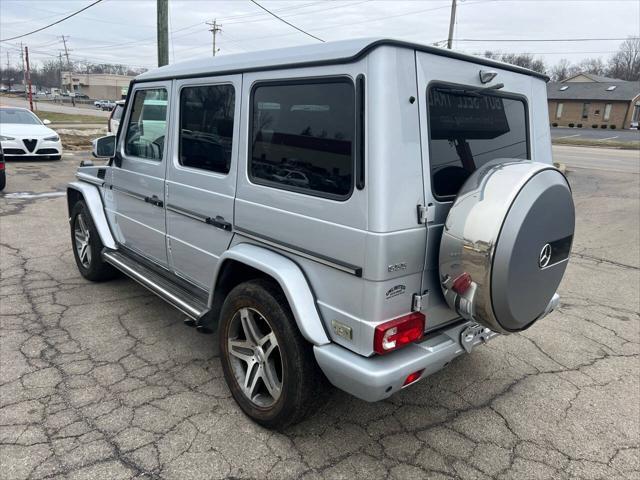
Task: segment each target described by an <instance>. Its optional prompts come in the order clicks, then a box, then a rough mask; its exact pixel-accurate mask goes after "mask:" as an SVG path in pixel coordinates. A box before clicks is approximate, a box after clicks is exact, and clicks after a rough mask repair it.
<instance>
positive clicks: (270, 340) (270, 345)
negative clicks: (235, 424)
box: [227, 308, 283, 408]
mask: <svg viewBox="0 0 640 480" xmlns="http://www.w3.org/2000/svg"><path fill="white" fill-rule="evenodd" d="M227 350H228V352H229V363H230V364H231V368H232V370H233V373H234V376H235V379H236V381H237V383H238V385H239V387H240V389H241V390H242V393H243V394H244V395H245V396H246V397H247V399H249V400H250V401H251V402H252V403H254V404H255V405H256V406H258V407H261V408H268V407H271V406H272V405H273V404H274V403H276V402H277V400H278V398H280V395H281V393H282V380H283V378H282V376H283V368H282V357H281V354H280V346H279V344H278V340H277V338H276V335H275V333H274V331H273V328H271V325H269V322H268V320H267V319H266V318H265V317H264V316H263V315H262V314H260V312H258V311H257V310H255V309H253V308H241V309H239V310H238V311H237V312H236V313H235V315H234V316H233V318H232V319H231V323H230V325H229V336H228V339H227Z"/></svg>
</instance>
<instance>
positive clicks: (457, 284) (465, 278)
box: [451, 272, 471, 295]
mask: <svg viewBox="0 0 640 480" xmlns="http://www.w3.org/2000/svg"><path fill="white" fill-rule="evenodd" d="M470 286H471V275H469V274H468V273H467V272H464V273H462V274H460V275H459V276H458V277H457V278H456V279H455V280H454V281H453V285H451V290H453V291H454V292H456V293H457V294H458V295H464V293H465V292H466V291H467V290H469V287H470Z"/></svg>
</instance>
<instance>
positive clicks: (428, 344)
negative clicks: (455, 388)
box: [313, 322, 498, 402]
mask: <svg viewBox="0 0 640 480" xmlns="http://www.w3.org/2000/svg"><path fill="white" fill-rule="evenodd" d="M474 325H476V324H475V323H474V322H462V323H458V324H456V325H454V326H452V327H449V328H447V329H445V330H442V331H440V332H437V333H435V334H433V335H430V336H428V337H427V338H426V339H425V340H423V341H422V342H420V343H414V344H411V345H409V346H407V347H405V348H403V349H401V350H398V351H396V352H392V353H390V354H388V355H384V356H374V357H363V356H361V355H358V354H356V353H353V352H351V351H350V350H347V349H346V348H344V347H341V346H339V345H336V344H335V343H330V344H328V345H318V346H314V347H313V351H314V354H315V357H316V361H317V362H318V365H320V368H321V369H322V371H323V372H324V374H325V375H326V376H327V378H328V379H329V381H330V382H331V383H332V384H333V385H334V386H336V387H338V388H340V389H341V390H344V391H345V392H347V393H350V394H351V395H353V396H354V397H358V398H360V399H362V400H366V401H367V402H376V401H378V400H382V399H384V398H387V397H389V396H391V395H393V394H394V393H395V392H397V391H398V390H401V389H402V388H403V383H404V381H405V379H406V378H407V375H409V374H411V373H413V372H416V371H418V370H422V369H424V372H423V373H422V376H421V377H420V378H424V377H426V376H428V375H431V374H433V373H435V372H437V371H438V370H440V369H442V368H443V367H445V366H446V365H447V364H448V363H449V362H451V360H453V359H454V358H456V357H457V356H459V355H462V354H463V353H465V352H467V351H470V350H471V348H473V347H474V346H476V345H478V344H479V343H483V342H485V341H487V340H490V339H491V338H493V337H495V336H496V335H498V334H497V333H495V332H492V331H490V330H488V329H484V330H483V335H478V336H476V337H475V339H474V340H473V341H472V342H468V343H467V345H466V347H463V345H462V342H461V335H462V332H463V331H465V330H466V329H468V328H469V327H473V326H474ZM467 331H468V330H467Z"/></svg>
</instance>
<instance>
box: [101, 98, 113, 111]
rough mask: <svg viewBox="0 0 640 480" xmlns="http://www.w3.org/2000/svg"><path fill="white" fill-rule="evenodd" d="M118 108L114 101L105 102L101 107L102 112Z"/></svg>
mask: <svg viewBox="0 0 640 480" xmlns="http://www.w3.org/2000/svg"><path fill="white" fill-rule="evenodd" d="M115 106H116V102H114V101H112V100H104V101H103V102H102V105H100V108H101V109H102V110H113V109H114V108H115Z"/></svg>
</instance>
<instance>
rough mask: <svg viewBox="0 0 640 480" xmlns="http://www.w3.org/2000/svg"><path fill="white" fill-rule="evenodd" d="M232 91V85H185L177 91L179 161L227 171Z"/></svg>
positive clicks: (232, 105) (213, 170) (232, 108)
mask: <svg viewBox="0 0 640 480" xmlns="http://www.w3.org/2000/svg"><path fill="white" fill-rule="evenodd" d="M234 106H235V91H234V89H233V86H232V85H206V86H198V87H185V88H183V89H182V92H181V93H180V156H179V158H180V164H181V165H184V166H185V167H191V168H199V169H202V170H208V171H211V172H217V173H229V166H230V165H231V146H232V140H233V112H234Z"/></svg>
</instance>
